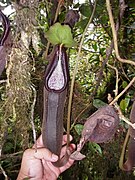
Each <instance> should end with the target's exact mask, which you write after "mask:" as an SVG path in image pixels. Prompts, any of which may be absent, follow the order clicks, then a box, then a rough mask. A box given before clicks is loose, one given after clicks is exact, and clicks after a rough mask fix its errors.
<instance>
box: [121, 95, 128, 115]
mask: <svg viewBox="0 0 135 180" xmlns="http://www.w3.org/2000/svg"><path fill="white" fill-rule="evenodd" d="M129 102H130V98H125V99H122V100H121V102H120V108H121V110H122V111H124V112H125V111H126V110H127V107H128V105H129Z"/></svg>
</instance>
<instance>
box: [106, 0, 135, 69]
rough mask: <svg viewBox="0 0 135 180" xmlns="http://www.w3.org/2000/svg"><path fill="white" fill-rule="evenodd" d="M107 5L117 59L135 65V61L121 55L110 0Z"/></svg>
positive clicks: (107, 0)
mask: <svg viewBox="0 0 135 180" xmlns="http://www.w3.org/2000/svg"><path fill="white" fill-rule="evenodd" d="M106 6H107V11H108V14H109V19H110V23H111V28H112V35H113V40H114V49H115V54H116V57H117V59H118V60H119V61H120V62H122V63H127V64H131V65H134V66H135V62H133V61H131V60H129V59H122V58H121V57H120V55H119V50H118V39H117V32H116V30H115V24H114V19H113V15H112V10H111V5H110V0H106Z"/></svg>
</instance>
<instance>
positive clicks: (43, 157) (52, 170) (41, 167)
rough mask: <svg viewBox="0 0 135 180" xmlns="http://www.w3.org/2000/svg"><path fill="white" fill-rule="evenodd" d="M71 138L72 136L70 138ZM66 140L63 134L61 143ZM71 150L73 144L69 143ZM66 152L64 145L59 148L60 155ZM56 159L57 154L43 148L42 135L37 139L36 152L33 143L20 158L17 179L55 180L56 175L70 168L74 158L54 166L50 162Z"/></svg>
mask: <svg viewBox="0 0 135 180" xmlns="http://www.w3.org/2000/svg"><path fill="white" fill-rule="evenodd" d="M70 140H72V137H71V138H70ZM66 142H67V136H66V135H64V136H63V143H62V144H63V145H65V144H66ZM70 149H71V151H73V149H75V145H74V144H71V145H70ZM65 152H66V146H64V147H63V148H62V150H61V156H63V155H64V154H65ZM57 160H58V156H57V155H55V154H53V153H51V152H50V151H49V150H48V149H46V148H44V145H43V141H42V135H41V136H40V137H39V138H38V140H37V152H35V145H34V146H33V148H32V149H27V150H26V151H25V152H24V154H23V158H22V163H21V169H20V172H19V175H18V178H17V180H22V179H26V178H28V179H32V180H50V179H51V180H56V179H57V178H58V176H59V175H60V174H61V173H62V172H64V171H65V170H66V169H68V168H70V167H71V166H72V164H73V163H74V160H72V159H69V160H68V162H67V163H66V164H65V165H64V166H62V167H55V166H54V165H53V164H52V163H51V162H55V161H57Z"/></svg>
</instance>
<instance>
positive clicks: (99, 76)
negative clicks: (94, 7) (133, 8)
mask: <svg viewBox="0 0 135 180" xmlns="http://www.w3.org/2000/svg"><path fill="white" fill-rule="evenodd" d="M119 6H120V12H119V15H118V16H119V17H118V18H117V22H116V36H117V34H118V31H119V28H120V24H121V21H122V18H123V15H124V12H125V8H126V6H125V3H124V0H120V1H119ZM113 47H114V41H113V40H112V41H111V44H110V46H109V47H108V48H107V50H106V58H105V60H104V61H103V63H102V66H101V68H100V71H99V74H98V80H97V84H96V87H95V90H94V92H93V93H92V95H91V97H94V95H95V94H96V92H97V89H98V86H99V85H100V82H101V80H102V76H103V69H104V68H105V65H106V63H107V61H108V59H109V57H110V55H111V54H112V50H113Z"/></svg>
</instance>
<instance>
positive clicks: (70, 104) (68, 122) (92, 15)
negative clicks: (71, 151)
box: [67, 0, 97, 146]
mask: <svg viewBox="0 0 135 180" xmlns="http://www.w3.org/2000/svg"><path fill="white" fill-rule="evenodd" d="M96 4H97V0H96V1H95V4H94V8H93V12H92V14H91V17H90V19H89V22H88V24H87V26H86V28H85V29H84V32H83V34H82V38H81V42H80V45H79V50H78V55H77V58H76V64H75V68H74V72H73V77H72V81H71V88H70V95H69V103H68V117H67V137H68V139H67V142H70V141H69V134H70V116H71V106H72V98H73V89H74V83H75V76H76V73H77V68H78V63H79V60H80V54H81V50H82V45H83V42H84V37H85V33H86V32H87V29H88V27H89V25H90V23H91V22H92V19H93V17H94V13H95V10H96ZM68 145H69V144H67V146H68Z"/></svg>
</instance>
